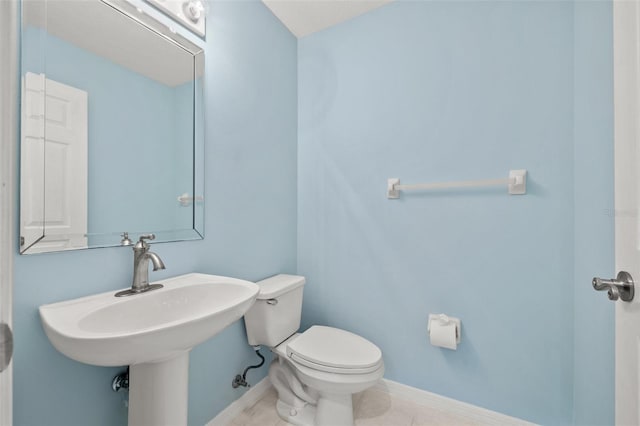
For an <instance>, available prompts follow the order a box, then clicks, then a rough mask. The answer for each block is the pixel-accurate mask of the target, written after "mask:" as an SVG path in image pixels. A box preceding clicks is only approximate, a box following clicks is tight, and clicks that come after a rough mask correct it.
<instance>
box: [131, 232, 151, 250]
mask: <svg viewBox="0 0 640 426" xmlns="http://www.w3.org/2000/svg"><path fill="white" fill-rule="evenodd" d="M155 238H156V235H155V234H143V235H140V239H139V240H138V242H137V243H136V245H135V246H134V247H133V249H134V250H140V249H142V250H145V251H146V250H149V244H147V242H146V241H145V240H155Z"/></svg>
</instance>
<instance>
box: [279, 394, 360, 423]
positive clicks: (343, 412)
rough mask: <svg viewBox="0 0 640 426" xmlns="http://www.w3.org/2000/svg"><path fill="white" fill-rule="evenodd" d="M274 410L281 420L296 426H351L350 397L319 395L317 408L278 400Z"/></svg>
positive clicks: (351, 405)
mask: <svg viewBox="0 0 640 426" xmlns="http://www.w3.org/2000/svg"><path fill="white" fill-rule="evenodd" d="M276 410H277V411H278V415H279V416H280V418H281V419H282V420H284V421H286V422H287V423H291V424H292V425H296V426H353V404H352V398H351V395H336V394H331V395H321V396H320V398H319V399H318V405H317V406H314V405H311V404H306V405H305V406H304V407H302V408H301V407H293V406H291V405H289V404H287V403H285V402H282V401H281V400H279V399H278V402H277V403H276Z"/></svg>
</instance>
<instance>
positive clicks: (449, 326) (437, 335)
mask: <svg viewBox="0 0 640 426" xmlns="http://www.w3.org/2000/svg"><path fill="white" fill-rule="evenodd" d="M429 341H430V342H431V344H432V345H433V346H439V347H441V348H447V349H451V350H454V351H455V350H456V349H457V348H458V343H457V336H456V323H455V322H446V323H443V322H442V321H440V320H438V319H435V320H431V321H430V324H429Z"/></svg>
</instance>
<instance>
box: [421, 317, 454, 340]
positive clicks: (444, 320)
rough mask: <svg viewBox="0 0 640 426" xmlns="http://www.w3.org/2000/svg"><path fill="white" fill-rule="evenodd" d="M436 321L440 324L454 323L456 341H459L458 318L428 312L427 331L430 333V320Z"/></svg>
mask: <svg viewBox="0 0 640 426" xmlns="http://www.w3.org/2000/svg"><path fill="white" fill-rule="evenodd" d="M432 321H438V322H439V323H440V324H441V325H448V324H452V323H453V324H455V326H456V343H458V344H459V343H460V338H461V327H460V324H461V323H460V319H459V318H453V317H450V316H448V315H445V314H429V321H428V322H427V332H428V333H429V334H431V322H432Z"/></svg>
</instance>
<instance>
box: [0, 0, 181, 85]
mask: <svg viewBox="0 0 640 426" xmlns="http://www.w3.org/2000/svg"><path fill="white" fill-rule="evenodd" d="M0 1H2V0H0ZM23 5H24V7H25V10H24V13H23V14H24V19H25V23H26V24H27V25H33V26H35V27H42V28H46V29H47V32H48V33H50V34H52V35H54V36H56V37H58V38H61V39H63V40H65V41H67V42H69V43H71V44H73V45H75V46H77V47H79V48H81V49H84V50H87V51H90V52H93V53H94V54H96V55H98V56H101V57H103V58H106V59H108V60H110V61H112V62H114V63H116V64H118V65H120V66H122V67H125V68H127V69H129V70H131V71H134V72H136V73H139V74H142V75H144V76H146V77H149V78H151V79H153V80H155V81H157V82H159V83H162V84H165V85H167V86H170V87H174V86H178V85H180V84H183V83H186V82H188V81H191V80H193V56H192V55H191V54H189V53H187V52H186V51H185V50H184V49H181V48H179V47H177V46H175V45H174V44H172V43H170V42H169V41H167V40H165V39H164V38H163V37H160V36H158V35H157V34H156V33H154V32H153V31H150V30H149V29H147V28H146V27H144V26H142V25H140V24H138V23H137V22H135V21H134V20H132V19H130V18H128V17H126V16H125V15H124V14H122V13H120V12H117V11H116V10H115V9H113V8H112V7H110V6H107V5H106V4H104V3H103V2H99V1H73V0H71V1H68V0H56V1H48V2H47V6H46V15H45V8H44V7H42V3H41V2H35V1H27V2H23Z"/></svg>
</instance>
